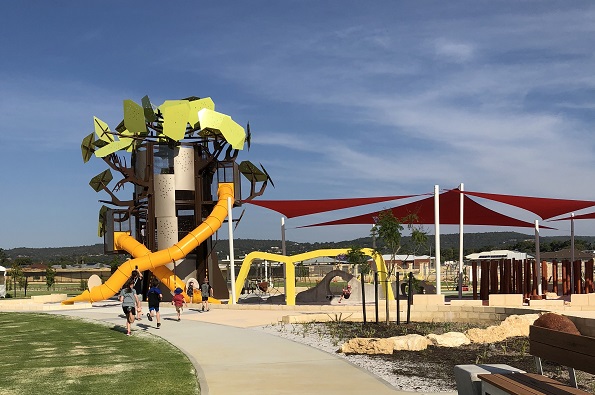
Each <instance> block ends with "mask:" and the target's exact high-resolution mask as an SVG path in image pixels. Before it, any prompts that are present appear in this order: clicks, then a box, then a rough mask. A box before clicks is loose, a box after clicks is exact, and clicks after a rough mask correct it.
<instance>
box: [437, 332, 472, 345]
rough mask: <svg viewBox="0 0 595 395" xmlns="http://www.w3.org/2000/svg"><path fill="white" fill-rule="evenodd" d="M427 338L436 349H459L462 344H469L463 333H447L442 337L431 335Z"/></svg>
mask: <svg viewBox="0 0 595 395" xmlns="http://www.w3.org/2000/svg"><path fill="white" fill-rule="evenodd" d="M427 338H428V339H429V340H430V341H431V342H432V344H433V345H435V346H438V347H460V346H462V345H464V344H469V343H471V341H470V340H469V338H468V337H467V336H465V334H464V333H461V332H447V333H445V334H443V335H436V334H434V333H431V334H429V335H428V336H427Z"/></svg>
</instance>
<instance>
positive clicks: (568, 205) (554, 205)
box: [462, 191, 595, 219]
mask: <svg viewBox="0 0 595 395" xmlns="http://www.w3.org/2000/svg"><path fill="white" fill-rule="evenodd" d="M462 193H464V194H465V195H471V196H476V197H479V198H483V199H488V200H493V201H496V202H500V203H505V204H508V205H511V206H515V207H518V208H522V209H525V210H527V211H530V212H532V213H534V214H537V215H539V216H540V217H541V218H542V219H548V218H553V217H557V216H558V215H562V214H566V213H570V212H572V211H578V210H582V209H584V208H587V207H592V206H595V201H592V200H570V199H551V198H540V197H531V196H515V195H500V194H495V193H484V192H470V191H464V192H462ZM465 210H467V209H465ZM575 218H576V217H575ZM568 219H569V218H568Z"/></svg>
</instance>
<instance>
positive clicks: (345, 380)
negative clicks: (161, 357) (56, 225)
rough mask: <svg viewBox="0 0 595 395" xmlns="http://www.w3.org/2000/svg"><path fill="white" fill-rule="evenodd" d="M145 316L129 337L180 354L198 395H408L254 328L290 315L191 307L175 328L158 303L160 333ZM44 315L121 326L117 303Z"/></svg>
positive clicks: (339, 361)
mask: <svg viewBox="0 0 595 395" xmlns="http://www.w3.org/2000/svg"><path fill="white" fill-rule="evenodd" d="M147 311H148V309H147V307H146V305H144V306H143V313H144V314H145V315H144V318H143V319H142V321H137V322H135V323H134V324H133V332H132V335H133V336H134V334H135V333H140V332H142V331H146V332H149V333H152V334H154V335H156V336H160V337H162V338H163V339H165V340H167V341H168V342H170V343H171V344H173V345H174V346H176V347H177V348H179V349H180V350H181V351H182V352H184V353H185V354H186V355H187V356H188V358H189V359H190V360H191V361H192V363H193V364H194V366H195V368H196V371H197V376H198V380H199V383H200V388H201V394H202V395H223V394H225V395H229V394H240V393H241V394H255V395H269V394H270V395H273V394H300V395H302V394H341V395H345V394H363V393H370V394H374V395H384V394H387V395H389V394H390V395H398V394H414V393H413V392H403V391H397V390H395V389H394V388H393V387H392V386H390V385H389V384H388V383H386V382H385V381H383V380H381V379H379V378H377V377H376V376H374V375H372V374H370V373H368V372H367V371H365V370H362V369H360V368H358V367H356V366H355V365H352V364H351V363H349V362H348V361H346V360H345V359H343V358H340V357H338V356H335V355H332V354H329V353H326V352H324V351H320V350H317V349H315V348H313V347H309V346H307V345H303V344H299V343H297V342H294V341H291V340H287V339H283V338H281V337H278V336H274V335H271V334H268V333H265V332H263V331H260V330H257V329H254V327H256V326H263V325H267V324H275V323H278V322H279V321H281V318H282V317H283V316H284V315H288V314H292V315H294V314H300V312H297V311H292V312H288V311H283V310H231V309H217V308H216V306H214V307H213V308H211V311H209V312H204V313H203V312H200V311H199V305H193V306H192V307H191V308H190V309H188V310H185V311H184V313H183V314H182V320H181V321H180V322H178V321H176V314H175V310H174V309H173V307H170V306H169V305H163V306H162V308H161V313H162V324H161V328H160V329H156V321H155V320H153V321H152V322H150V321H149V320H148V319H147V317H146V313H147ZM48 313H50V314H63V315H70V316H75V317H82V318H88V319H93V320H97V321H103V322H106V323H109V324H114V325H119V326H121V325H124V318H121V317H120V314H121V313H122V309H121V307H120V304H119V303H117V302H110V301H106V302H104V303H95V304H94V305H93V307H91V308H84V309H80V308H79V309H71V310H66V309H64V310H59V311H51V312H48ZM122 336H125V335H124V333H122ZM415 394H426V395H430V394H431V393H427V392H415ZM441 394H446V393H441ZM449 394H456V392H452V393H449Z"/></svg>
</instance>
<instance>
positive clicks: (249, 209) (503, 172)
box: [0, 0, 595, 249]
mask: <svg viewBox="0 0 595 395" xmlns="http://www.w3.org/2000/svg"><path fill="white" fill-rule="evenodd" d="M2 16H3V18H2V19H3V23H2V24H1V25H0V48H1V49H2V52H1V54H0V93H1V94H0V117H1V119H2V123H1V124H0V165H1V166H2V168H3V171H2V172H0V186H1V191H2V192H1V193H0V199H1V200H0V202H1V204H0V221H1V222H0V248H5V249H6V248H14V247H20V246H26V247H60V246H75V245H87V244H95V243H98V242H101V239H99V238H97V235H96V232H97V225H96V224H97V213H98V210H99V207H100V203H98V200H99V199H106V198H107V196H105V195H103V194H97V193H95V192H94V191H93V190H92V189H91V188H90V187H89V186H88V181H89V180H90V179H91V178H92V177H93V176H94V175H96V174H98V173H99V172H101V171H102V170H104V169H105V165H104V163H103V161H101V160H99V159H95V160H91V161H90V162H89V163H86V164H84V163H83V161H82V159H81V154H80V142H81V140H82V138H83V137H84V136H86V135H87V134H89V133H90V132H91V131H92V130H93V121H92V120H93V116H98V117H99V118H101V119H103V120H104V121H106V122H107V123H108V124H110V125H111V126H112V127H115V126H116V125H117V124H118V123H119V121H120V120H121V119H122V117H123V113H122V101H123V100H124V99H132V100H135V101H136V102H139V103H140V99H141V97H143V96H144V95H149V96H150V98H151V100H152V102H153V103H157V104H159V103H162V102H163V101H164V100H168V99H179V98H183V97H187V96H191V95H195V96H200V97H206V96H210V97H211V98H212V99H213V100H214V102H215V104H216V106H217V110H218V111H221V112H224V113H226V114H229V115H231V116H232V117H233V119H234V120H236V121H237V122H238V123H240V124H242V125H245V124H246V123H247V122H250V125H251V129H252V133H253V140H252V148H251V149H250V151H249V152H242V153H241V154H240V159H241V160H244V159H247V160H251V161H253V162H254V163H258V162H260V163H262V164H263V165H264V166H265V167H266V169H267V171H268V172H269V173H270V175H271V176H272V178H273V181H274V183H275V188H272V187H270V188H268V189H267V191H266V194H265V196H263V198H265V199H326V198H345V197H368V196H385V195H404V194H421V193H429V192H432V191H433V189H434V185H440V187H441V188H445V189H447V188H454V187H457V186H458V185H459V184H460V183H464V184H465V189H466V190H471V191H481V192H492V193H502V194H516V195H528V196H541V197H553V198H569V199H583V200H595V183H594V182H593V169H594V163H593V162H594V160H595V156H594V151H595V147H594V140H593V137H592V136H593V126H594V125H595V123H594V120H595V46H594V44H593V43H594V42H595V3H593V2H591V1H573V2H568V1H540V2H537V1H516V0H515V1H449V2H443V1H410V2H405V1H390V0H387V1H374V2H361V1H351V0H340V1H339V0H336V1H332V0H329V1H319V0H316V1H308V0H300V1H292V0H284V1H273V0H271V1H251V0H246V1H226V2H206V1H176V2H157V1H126V2H122V1H101V2H80V1H57V2H41V1H36V2H34V1H19V2H16V1H13V2H5V3H4V4H3V7H2ZM129 192H130V193H132V192H131V190H129ZM386 207H390V203H382V204H380V205H376V206H371V207H365V208H358V209H351V210H343V211H340V212H336V213H332V214H330V213H329V214H320V215H316V216H307V217H303V218H296V219H291V220H288V221H287V227H288V230H287V235H286V237H287V239H288V240H295V241H329V240H344V239H351V238H356V237H363V236H367V235H368V234H369V227H368V226H364V225H361V226H360V225H349V226H342V227H339V226H331V227H321V228H307V229H296V227H298V226H300V225H307V224H311V223H315V222H321V221H327V220H331V219H336V218H340V217H344V216H351V215H356V214H362V213H365V212H370V211H374V210H378V209H382V208H386ZM244 208H245V210H246V211H245V214H244V216H243V218H242V221H241V223H240V225H239V226H238V228H237V231H236V237H240V238H264V239H278V238H280V231H279V228H280V214H278V213H275V212H272V211H269V210H266V209H261V208H258V207H255V206H251V205H245V206H244ZM493 208H498V209H500V211H502V212H505V213H508V214H513V215H515V216H517V217H519V218H521V219H524V220H527V221H530V222H532V221H534V220H535V219H537V218H535V216H534V215H532V214H529V213H527V212H522V211H521V212H519V211H514V212H511V211H510V209H509V208H506V207H493ZM242 209H243V208H242ZM242 209H236V211H234V215H235V216H236V217H237V216H239V214H240V213H241V210H242ZM587 211H589V210H587ZM557 226H558V227H559V228H560V230H559V231H557V233H556V232H555V231H547V232H546V231H544V232H543V233H542V234H544V235H549V234H568V233H569V231H568V229H567V228H568V224H567V223H564V222H561V223H557ZM575 227H576V232H577V234H585V235H587V234H588V235H593V234H595V221H582V222H578V223H577V224H576V226H575ZM428 230H429V231H430V232H433V229H432V227H429V229H428ZM441 230H442V231H443V232H446V233H455V232H457V228H454V227H453V228H448V227H445V228H441ZM492 230H495V231H506V230H516V231H518V230H521V231H523V232H525V233H528V234H532V232H533V231H532V230H531V229H528V230H527V229H514V228H513V229H510V228H493V229H491V228H485V227H484V228H476V229H474V228H473V227H469V229H467V228H466V231H492ZM548 232H549V233H548ZM218 237H221V238H227V232H226V231H221V232H220V233H219V235H218Z"/></svg>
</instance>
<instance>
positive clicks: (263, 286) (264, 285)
mask: <svg viewBox="0 0 595 395" xmlns="http://www.w3.org/2000/svg"><path fill="white" fill-rule="evenodd" d="M257 287H258V289H259V290H261V291H262V292H264V293H267V291H268V289H269V283H268V282H266V281H261V282H259V283H258V284H257Z"/></svg>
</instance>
